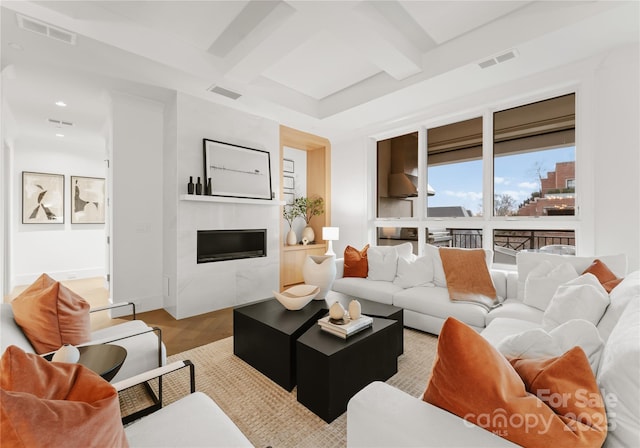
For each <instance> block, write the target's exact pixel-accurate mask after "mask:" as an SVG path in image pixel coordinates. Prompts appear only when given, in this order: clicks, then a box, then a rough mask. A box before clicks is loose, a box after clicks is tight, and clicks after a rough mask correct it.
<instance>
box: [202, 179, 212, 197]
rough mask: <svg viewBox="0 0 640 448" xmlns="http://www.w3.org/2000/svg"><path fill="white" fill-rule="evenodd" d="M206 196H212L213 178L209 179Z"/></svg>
mask: <svg viewBox="0 0 640 448" xmlns="http://www.w3.org/2000/svg"><path fill="white" fill-rule="evenodd" d="M204 194H206V195H207V196H211V178H208V179H207V188H206V191H205V193H204Z"/></svg>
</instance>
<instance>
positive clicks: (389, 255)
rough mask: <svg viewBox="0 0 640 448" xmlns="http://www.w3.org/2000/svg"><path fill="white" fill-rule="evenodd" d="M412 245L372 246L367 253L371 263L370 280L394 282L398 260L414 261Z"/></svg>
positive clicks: (368, 276) (368, 275)
mask: <svg viewBox="0 0 640 448" xmlns="http://www.w3.org/2000/svg"><path fill="white" fill-rule="evenodd" d="M412 251H413V246H412V245H411V243H403V244H398V245H397V246H372V247H370V248H369V250H368V251H367V259H368V263H369V272H368V274H367V278H368V279H369V280H378V281H386V282H392V281H393V280H394V279H395V278H396V272H397V269H398V258H399V257H401V258H404V259H408V260H412V259H414V257H415V255H413V252H412Z"/></svg>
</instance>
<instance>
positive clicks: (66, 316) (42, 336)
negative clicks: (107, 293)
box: [11, 274, 91, 354]
mask: <svg viewBox="0 0 640 448" xmlns="http://www.w3.org/2000/svg"><path fill="white" fill-rule="evenodd" d="M11 308H12V310H13V318H14V319H15V321H16V323H17V324H18V325H19V326H20V327H21V328H22V331H23V332H24V334H25V336H26V337H27V339H29V342H31V345H33V348H34V349H35V351H36V352H37V353H39V354H42V353H48V352H51V351H54V350H58V349H59V348H60V347H62V345H64V344H71V345H78V344H82V343H84V342H88V341H90V340H91V321H90V317H89V308H90V306H89V303H87V302H86V301H85V300H84V299H83V298H82V297H80V296H79V295H77V294H76V293H75V292H73V291H71V290H70V289H69V288H67V287H66V286H64V285H61V284H60V283H59V282H56V281H55V280H53V279H52V278H51V277H49V276H48V275H47V274H42V275H41V276H40V277H39V278H38V279H37V280H36V281H35V282H34V283H33V284H31V285H30V286H29V287H28V288H27V289H25V290H24V291H23V292H22V293H21V294H20V295H19V296H18V297H16V298H15V299H14V300H13V301H12V302H11Z"/></svg>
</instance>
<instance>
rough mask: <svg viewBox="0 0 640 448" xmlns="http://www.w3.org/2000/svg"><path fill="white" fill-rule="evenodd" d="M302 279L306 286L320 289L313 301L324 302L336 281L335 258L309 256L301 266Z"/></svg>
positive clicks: (330, 256) (331, 256)
mask: <svg viewBox="0 0 640 448" xmlns="http://www.w3.org/2000/svg"><path fill="white" fill-rule="evenodd" d="M302 277H303V278H304V282H305V283H306V284H307V285H316V286H318V287H319V288H320V292H319V293H318V295H317V296H316V297H315V300H324V298H325V296H326V295H327V292H328V291H329V289H330V288H331V285H332V284H333V281H334V280H335V279H336V258H335V256H333V255H309V256H308V257H307V258H306V260H305V261H304V265H303V266H302Z"/></svg>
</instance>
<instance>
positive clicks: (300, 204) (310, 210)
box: [293, 196, 324, 243]
mask: <svg viewBox="0 0 640 448" xmlns="http://www.w3.org/2000/svg"><path fill="white" fill-rule="evenodd" d="M293 205H294V207H297V208H298V211H299V213H300V216H302V217H303V218H304V220H305V222H306V223H307V226H306V227H305V228H304V229H303V230H302V237H303V238H306V239H307V240H308V241H309V242H310V243H312V242H314V241H315V239H316V236H315V233H314V231H313V228H311V226H310V223H311V219H312V218H313V217H314V216H318V215H321V214H323V213H324V199H322V198H321V197H320V196H313V197H299V198H296V200H295V201H294V203H293Z"/></svg>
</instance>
